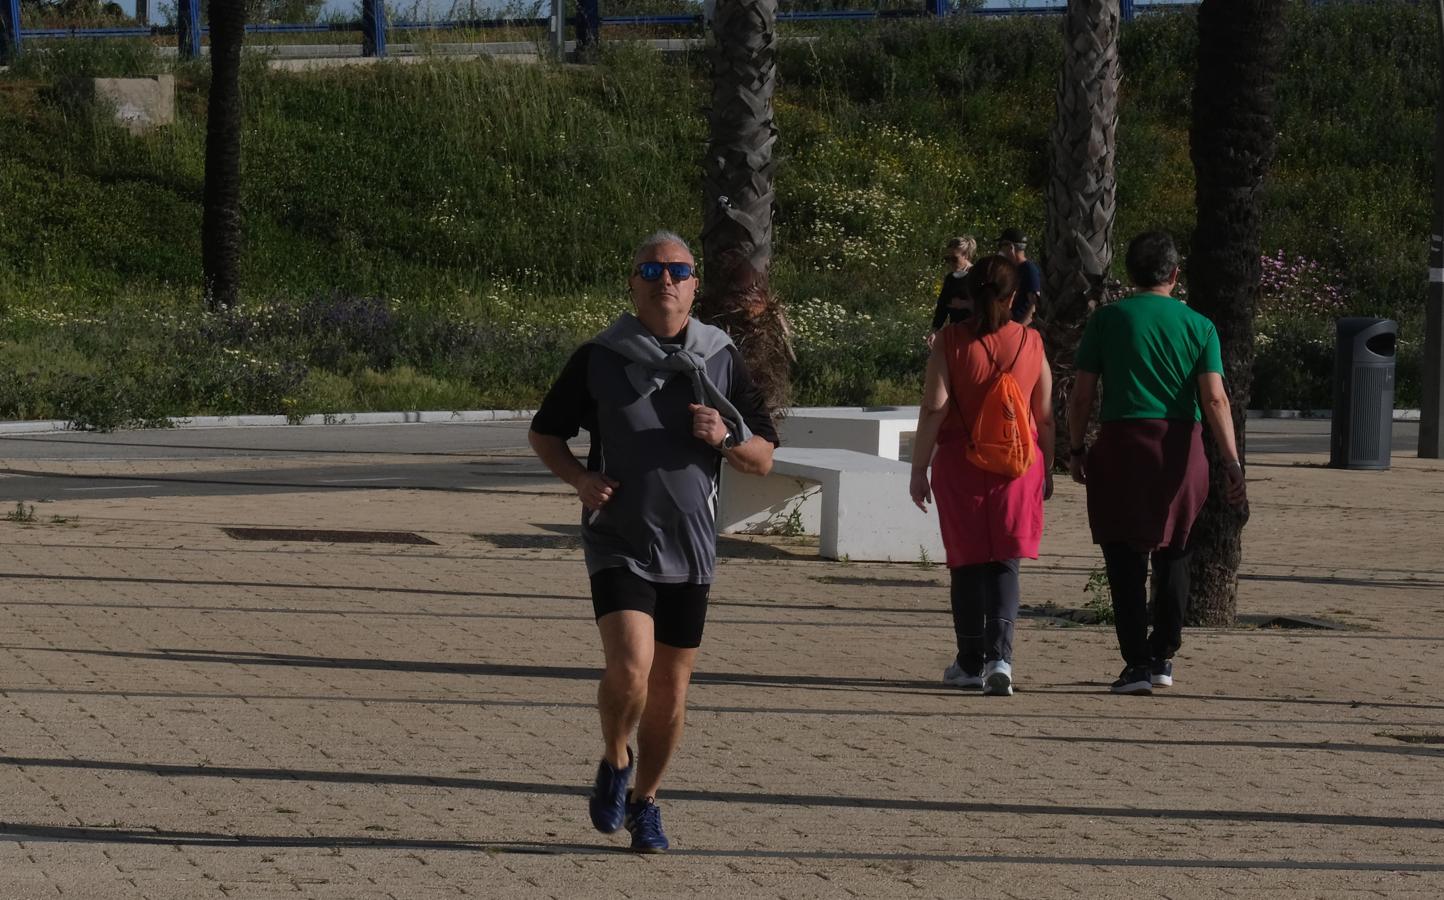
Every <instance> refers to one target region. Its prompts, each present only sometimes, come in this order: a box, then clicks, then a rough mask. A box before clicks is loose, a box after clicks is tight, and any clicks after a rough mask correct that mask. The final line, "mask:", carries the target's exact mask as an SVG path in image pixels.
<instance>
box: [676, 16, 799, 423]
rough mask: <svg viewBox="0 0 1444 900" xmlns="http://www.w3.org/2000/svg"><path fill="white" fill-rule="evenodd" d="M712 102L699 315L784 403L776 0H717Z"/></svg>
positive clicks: (787, 362)
mask: <svg viewBox="0 0 1444 900" xmlns="http://www.w3.org/2000/svg"><path fill="white" fill-rule="evenodd" d="M707 53H708V57H709V59H710V60H711V63H712V105H711V108H710V109H709V110H708V111H707V121H708V127H709V130H710V136H709V140H708V143H707V156H706V159H705V160H704V162H703V176H702V185H703V187H702V190H703V198H702V204H703V205H702V257H703V260H704V262H705V263H706V273H705V274H706V280H705V282H704V283H703V285H702V296H701V298H700V299H699V301H698V315H699V316H700V317H701V318H702V319H703V320H704V321H708V322H712V323H713V324H716V325H718V326H720V327H722V328H724V329H726V331H727V332H728V333H729V334H731V335H732V339H733V340H734V341H736V342H737V347H738V349H739V350H740V351H741V352H742V357H743V359H744V360H745V361H746V363H747V368H748V370H749V371H750V372H751V373H752V377H753V379H754V380H755V381H756V382H757V384H758V386H759V387H760V388H761V389H762V392H763V394H764V396H766V398H767V401H768V403H769V405H770V406H771V408H773V409H779V408H781V407H783V406H785V405H786V404H787V402H788V395H789V375H790V367H791V343H790V340H789V338H788V328H787V318H786V315H785V313H784V311H783V309H782V305H781V303H780V302H779V301H778V300H777V298H776V297H774V296H773V295H772V291H771V288H770V286H769V283H768V277H767V269H768V266H769V265H770V264H771V261H772V202H773V188H772V184H773V172H774V168H775V165H776V164H775V162H774V160H773V156H772V148H773V145H774V144H775V143H776V142H777V127H776V126H775V125H774V124H773V117H772V93H773V90H774V88H775V86H776V84H777V0H717V3H716V6H715V8H714V10H713V14H712V39H711V41H710V42H709V44H708V48H707Z"/></svg>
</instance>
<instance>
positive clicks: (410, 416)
mask: <svg viewBox="0 0 1444 900" xmlns="http://www.w3.org/2000/svg"><path fill="white" fill-rule="evenodd" d="M535 414H536V410H534V409H462V410H454V411H444V410H431V411H422V412H361V413H318V414H316V415H311V416H306V417H304V418H302V419H300V420H299V421H297V420H293V419H288V418H287V417H286V416H252V415H242V416H189V417H183V416H177V417H175V418H171V419H167V420H166V421H168V422H169V423H170V427H172V428H247V427H260V428H279V427H283V426H294V425H462V424H474V423H478V422H517V421H521V420H524V419H530V418H531V417H532V416H534V415H535ZM1245 415H1246V416H1247V417H1248V418H1250V419H1330V418H1332V417H1333V410H1328V409H1250V410H1248V411H1247V412H1246V413H1245ZM1394 421H1395V422H1417V421H1419V410H1417V409H1396V410H1394ZM76 430H77V429H75V428H72V427H71V425H70V423H69V422H67V421H63V420H60V419H50V420H44V421H35V422H0V436H3V435H7V434H48V433H50V432H54V431H76Z"/></svg>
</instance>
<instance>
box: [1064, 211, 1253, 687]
mask: <svg viewBox="0 0 1444 900" xmlns="http://www.w3.org/2000/svg"><path fill="white" fill-rule="evenodd" d="M1178 263H1179V256H1178V249H1177V247H1175V246H1174V243H1173V238H1172V237H1170V236H1169V235H1168V234H1166V233H1164V232H1161V231H1154V232H1148V233H1145V234H1142V235H1139V236H1138V237H1136V238H1134V239H1133V242H1132V243H1131V244H1129V246H1128V257H1127V268H1128V277H1129V278H1130V279H1131V280H1132V282H1133V283H1134V284H1135V285H1136V286H1137V287H1138V292H1137V293H1135V294H1133V295H1132V296H1130V297H1128V298H1126V299H1124V300H1122V301H1120V302H1118V303H1115V304H1112V305H1110V306H1104V307H1102V308H1100V309H1098V310H1097V311H1096V312H1094V313H1093V315H1092V317H1091V318H1090V319H1089V320H1088V325H1087V327H1086V328H1085V329H1084V332H1083V340H1082V341H1081V343H1080V344H1079V345H1078V354H1077V366H1078V376H1077V380H1076V381H1075V382H1074V385H1073V392H1072V394H1071V396H1070V397H1069V401H1068V434H1069V438H1070V442H1069V466H1070V468H1071V469H1072V474H1073V479H1074V480H1075V481H1077V482H1079V483H1081V484H1085V485H1087V486H1088V524H1089V527H1090V528H1091V529H1092V532H1093V541H1094V543H1096V544H1099V545H1100V546H1101V547H1102V549H1103V560H1104V564H1105V567H1106V569H1107V572H1108V586H1109V588H1110V590H1111V592H1112V594H1113V610H1114V622H1115V626H1116V628H1117V631H1118V646H1119V650H1120V652H1121V653H1122V655H1123V660H1124V663H1125V667H1124V669H1123V672H1122V674H1121V675H1119V677H1118V680H1117V681H1115V682H1114V683H1113V686H1112V690H1113V692H1114V693H1120V694H1147V693H1152V690H1153V688H1154V687H1168V686H1170V685H1172V684H1173V655H1174V654H1175V653H1176V652H1177V651H1178V648H1179V647H1180V646H1181V645H1182V642H1183V619H1184V616H1185V615H1186V614H1187V612H1188V591H1189V576H1188V572H1189V548H1188V537H1189V532H1190V530H1191V529H1192V527H1193V523H1194V520H1195V519H1196V518H1197V517H1198V513H1199V510H1201V509H1202V508H1203V502H1204V500H1205V499H1206V498H1207V497H1208V480H1209V479H1208V460H1207V459H1206V458H1205V456H1204V451H1203V430H1202V426H1201V424H1200V423H1201V420H1203V419H1207V420H1208V427H1209V429H1210V430H1211V431H1212V432H1213V435H1214V439H1215V441H1216V442H1217V444H1218V447H1219V452H1220V453H1221V454H1222V455H1223V459H1224V462H1225V464H1226V466H1227V473H1228V499H1229V502H1230V503H1234V504H1236V505H1241V504H1243V503H1244V502H1245V501H1246V499H1247V491H1246V486H1245V484H1244V477H1243V468H1242V466H1241V465H1240V463H1239V456H1238V448H1237V445H1236V442H1235V440H1234V431H1233V412H1232V409H1231V408H1230V406H1229V401H1228V393H1227V392H1226V391H1225V390H1224V386H1223V360H1222V356H1221V354H1220V352H1219V344H1218V332H1217V331H1215V330H1214V327H1213V323H1212V322H1210V321H1209V320H1208V319H1206V318H1205V317H1203V316H1201V315H1199V314H1198V313H1196V312H1194V311H1193V310H1191V309H1189V308H1188V307H1187V306H1186V305H1185V304H1184V303H1182V302H1180V301H1178V300H1175V299H1174V298H1173V297H1172V296H1171V295H1172V293H1173V290H1174V288H1175V287H1177V285H1178V276H1179V268H1178ZM1100 381H1101V382H1102V387H1103V409H1102V413H1101V421H1102V427H1101V428H1100V430H1099V435H1098V440H1097V442H1096V443H1095V444H1094V446H1093V448H1092V450H1091V451H1089V450H1088V449H1087V448H1086V447H1085V440H1086V437H1087V433H1088V420H1089V418H1090V417H1091V416H1092V413H1093V405H1094V400H1095V399H1096V398H1097V394H1098V387H1099V383H1100ZM1150 557H1151V561H1152V564H1153V600H1154V620H1153V632H1152V634H1149V631H1148V590H1147V587H1148V568H1149V562H1150Z"/></svg>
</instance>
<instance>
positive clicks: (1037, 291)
mask: <svg viewBox="0 0 1444 900" xmlns="http://www.w3.org/2000/svg"><path fill="white" fill-rule="evenodd" d="M997 246H998V252H999V253H1001V254H1002V255H1003V256H1006V257H1007V258H1008V259H1009V261H1011V262H1012V263H1013V265H1015V266H1017V267H1018V295H1017V297H1015V298H1014V300H1013V321H1014V322H1017V323H1018V324H1020V325H1023V326H1027V325H1030V324H1032V322H1033V315H1034V313H1036V312H1037V311H1038V301H1039V300H1041V299H1042V297H1043V272H1042V270H1041V269H1039V268H1038V264H1037V263H1035V262H1033V261H1032V260H1031V259H1029V258H1028V236H1027V235H1026V234H1024V233H1023V231H1022V229H1020V228H1005V229H1003V233H1002V234H1000V235H998V244H997Z"/></svg>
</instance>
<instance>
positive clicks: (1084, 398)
mask: <svg viewBox="0 0 1444 900" xmlns="http://www.w3.org/2000/svg"><path fill="white" fill-rule="evenodd" d="M1097 399H1098V373H1097V372H1085V371H1083V370H1082V369H1079V370H1078V373H1077V375H1076V376H1075V377H1074V379H1073V390H1072V392H1071V393H1069V394H1068V471H1069V472H1071V473H1072V475H1073V480H1074V481H1076V482H1078V483H1079V484H1087V483H1088V472H1087V471H1086V470H1085V469H1084V467H1083V455H1082V454H1083V449H1084V447H1085V445H1086V444H1087V441H1088V422H1089V420H1091V419H1092V418H1093V402H1094V401H1095V400H1097ZM1075 451H1076V452H1075Z"/></svg>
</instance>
